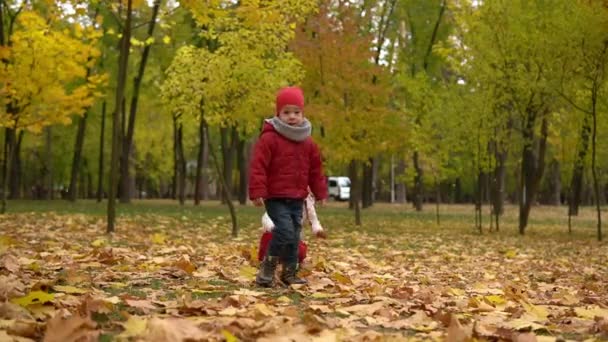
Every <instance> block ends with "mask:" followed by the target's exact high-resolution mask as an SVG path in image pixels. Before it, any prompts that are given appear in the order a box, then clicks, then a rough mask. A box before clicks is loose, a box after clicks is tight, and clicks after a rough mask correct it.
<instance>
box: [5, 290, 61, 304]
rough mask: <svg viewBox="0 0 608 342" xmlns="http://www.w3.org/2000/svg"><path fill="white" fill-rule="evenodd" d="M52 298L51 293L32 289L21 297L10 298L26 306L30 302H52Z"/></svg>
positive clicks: (53, 297)
mask: <svg viewBox="0 0 608 342" xmlns="http://www.w3.org/2000/svg"><path fill="white" fill-rule="evenodd" d="M54 299H55V296H54V295H53V294H52V293H46V292H42V291H32V292H30V293H28V294H27V295H25V296H23V297H19V298H13V299H11V302H13V303H15V304H18V305H21V306H23V307H26V306H28V305H31V304H44V303H48V302H52V301H53V300H54Z"/></svg>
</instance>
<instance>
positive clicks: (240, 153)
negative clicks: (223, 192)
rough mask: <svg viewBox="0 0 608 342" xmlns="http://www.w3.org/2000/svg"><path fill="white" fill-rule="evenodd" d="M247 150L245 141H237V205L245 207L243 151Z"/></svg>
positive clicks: (245, 184) (245, 187) (246, 179)
mask: <svg viewBox="0 0 608 342" xmlns="http://www.w3.org/2000/svg"><path fill="white" fill-rule="evenodd" d="M246 148H247V143H246V142H245V139H240V138H239V140H238V145H237V149H236V160H237V164H238V168H239V204H241V205H245V204H247V181H248V177H247V158H246V153H245V150H246Z"/></svg>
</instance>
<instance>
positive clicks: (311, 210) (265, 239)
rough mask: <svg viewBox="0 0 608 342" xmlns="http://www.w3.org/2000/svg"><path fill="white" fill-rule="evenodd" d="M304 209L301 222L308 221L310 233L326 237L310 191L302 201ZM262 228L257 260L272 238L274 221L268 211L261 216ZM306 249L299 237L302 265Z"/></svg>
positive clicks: (262, 257)
mask: <svg viewBox="0 0 608 342" xmlns="http://www.w3.org/2000/svg"><path fill="white" fill-rule="evenodd" d="M304 209H305V210H304V211H303V212H302V213H303V215H302V216H303V217H302V222H306V221H308V222H309V223H310V227H311V229H312V233H313V234H314V235H315V236H316V237H318V238H322V239H324V238H325V237H326V235H325V231H324V230H323V226H321V222H319V218H318V217H317V211H316V210H315V198H314V197H313V195H312V193H309V194H308V197H306V200H305V201H304ZM262 229H263V230H264V233H263V234H262V237H261V238H260V246H259V248H258V260H259V261H263V260H264V257H265V256H266V253H267V252H268V245H269V244H270V240H271V239H272V230H273V229H274V222H272V220H271V219H270V217H269V216H268V213H264V215H263V216H262ZM307 251H308V245H307V244H306V242H304V240H301V239H300V244H299V245H298V264H299V265H302V264H303V263H304V260H305V259H306V252H307Z"/></svg>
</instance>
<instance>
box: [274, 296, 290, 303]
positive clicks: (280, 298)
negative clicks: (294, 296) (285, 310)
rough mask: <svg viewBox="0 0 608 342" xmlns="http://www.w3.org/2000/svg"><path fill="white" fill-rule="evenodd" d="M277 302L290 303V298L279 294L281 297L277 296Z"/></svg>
mask: <svg viewBox="0 0 608 342" xmlns="http://www.w3.org/2000/svg"><path fill="white" fill-rule="evenodd" d="M277 302H281V303H291V299H289V298H288V297H285V296H281V297H279V298H277Z"/></svg>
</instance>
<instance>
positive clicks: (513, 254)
mask: <svg viewBox="0 0 608 342" xmlns="http://www.w3.org/2000/svg"><path fill="white" fill-rule="evenodd" d="M516 256H517V251H516V250H514V249H510V250H508V251H506V252H505V257H506V258H508V259H513V258H515V257H516Z"/></svg>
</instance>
